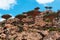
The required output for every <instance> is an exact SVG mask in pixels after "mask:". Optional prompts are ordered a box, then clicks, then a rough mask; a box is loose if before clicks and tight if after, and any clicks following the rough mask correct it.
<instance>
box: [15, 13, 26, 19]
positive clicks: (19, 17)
mask: <svg viewBox="0 0 60 40" xmlns="http://www.w3.org/2000/svg"><path fill="white" fill-rule="evenodd" d="M15 18H18V19H20V20H21V19H22V18H26V16H25V15H23V14H19V15H16V16H15Z"/></svg>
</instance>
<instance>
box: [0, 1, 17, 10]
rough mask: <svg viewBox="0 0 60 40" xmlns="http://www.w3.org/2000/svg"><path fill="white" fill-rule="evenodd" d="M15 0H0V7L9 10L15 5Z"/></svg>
mask: <svg viewBox="0 0 60 40" xmlns="http://www.w3.org/2000/svg"><path fill="white" fill-rule="evenodd" d="M16 3H17V2H16V0H0V9H3V10H9V9H10V8H11V7H13V6H14V5H16Z"/></svg>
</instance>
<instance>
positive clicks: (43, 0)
mask: <svg viewBox="0 0 60 40" xmlns="http://www.w3.org/2000/svg"><path fill="white" fill-rule="evenodd" d="M36 1H37V2H38V3H39V4H47V3H52V2H54V0H36Z"/></svg>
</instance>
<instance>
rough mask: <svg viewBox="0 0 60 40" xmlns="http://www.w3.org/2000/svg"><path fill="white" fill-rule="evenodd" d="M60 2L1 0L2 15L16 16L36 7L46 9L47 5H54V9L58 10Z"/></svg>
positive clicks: (58, 0) (0, 12) (0, 11)
mask: <svg viewBox="0 0 60 40" xmlns="http://www.w3.org/2000/svg"><path fill="white" fill-rule="evenodd" d="M59 4H60V0H0V17H1V16H2V15H4V14H11V15H12V16H15V15H17V14H21V13H22V12H27V11H30V10H33V9H34V8H35V7H40V10H41V11H44V10H45V8H44V7H45V6H52V7H53V9H52V10H53V11H57V10H59V9H60V5H59Z"/></svg>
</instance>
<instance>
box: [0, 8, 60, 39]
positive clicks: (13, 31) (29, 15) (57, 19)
mask: <svg viewBox="0 0 60 40" xmlns="http://www.w3.org/2000/svg"><path fill="white" fill-rule="evenodd" d="M45 8H46V10H45V11H43V12H41V11H39V7H36V8H35V9H33V10H32V11H28V12H23V13H22V14H18V15H16V16H15V18H11V17H12V16H11V15H9V14H6V15H3V16H2V18H4V19H5V20H4V21H1V22H0V40H60V10H58V11H57V12H53V11H52V10H51V7H49V8H47V7H45ZM47 9H49V10H47Z"/></svg>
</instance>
